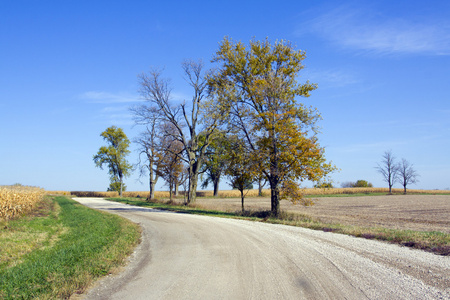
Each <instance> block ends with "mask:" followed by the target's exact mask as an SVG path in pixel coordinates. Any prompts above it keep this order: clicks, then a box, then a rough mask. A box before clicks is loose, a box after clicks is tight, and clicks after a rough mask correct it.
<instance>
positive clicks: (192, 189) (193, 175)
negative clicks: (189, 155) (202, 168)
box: [187, 168, 198, 204]
mask: <svg viewBox="0 0 450 300" xmlns="http://www.w3.org/2000/svg"><path fill="white" fill-rule="evenodd" d="M197 182H198V173H197V172H193V171H192V170H191V168H190V169H189V191H188V199H187V203H188V204H189V203H193V202H195V199H196V198H197Z"/></svg>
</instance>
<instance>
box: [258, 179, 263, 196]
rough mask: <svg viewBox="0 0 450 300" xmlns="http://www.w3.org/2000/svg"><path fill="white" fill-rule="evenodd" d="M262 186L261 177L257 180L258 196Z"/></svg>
mask: <svg viewBox="0 0 450 300" xmlns="http://www.w3.org/2000/svg"><path fill="white" fill-rule="evenodd" d="M262 188H263V186H262V179H261V178H260V179H259V180H258V196H259V197H262Z"/></svg>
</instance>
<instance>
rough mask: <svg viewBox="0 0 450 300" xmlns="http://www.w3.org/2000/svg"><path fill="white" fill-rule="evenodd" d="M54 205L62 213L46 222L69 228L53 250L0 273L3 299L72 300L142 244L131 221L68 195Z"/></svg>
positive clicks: (30, 255) (44, 250)
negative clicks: (70, 297) (74, 295)
mask: <svg viewBox="0 0 450 300" xmlns="http://www.w3.org/2000/svg"><path fill="white" fill-rule="evenodd" d="M54 201H56V202H57V204H59V206H60V208H61V211H60V212H59V215H58V217H57V218H55V217H52V216H47V217H45V218H47V219H46V220H45V222H44V223H47V225H48V226H54V227H58V226H63V227H64V228H65V229H66V230H64V232H63V233H62V234H61V235H60V236H59V237H58V239H57V241H56V242H55V243H54V245H52V246H51V247H43V248H39V249H37V250H34V251H32V252H30V253H28V254H26V255H24V256H22V257H21V260H22V262H21V263H19V264H17V265H15V266H12V267H3V268H1V269H0V299H34V298H40V299H52V298H68V297H69V296H70V295H72V294H73V293H74V292H82V291H84V289H85V288H86V287H87V286H88V285H89V284H90V283H91V282H93V280H95V279H96V278H98V277H100V276H104V275H106V274H108V273H109V272H110V271H112V270H113V269H114V268H115V267H117V266H118V265H120V264H121V263H123V262H124V260H125V258H126V257H127V256H128V255H129V254H130V253H131V252H132V250H133V249H134V247H135V245H136V244H137V243H138V241H139V237H140V232H139V228H138V226H137V225H135V224H133V223H131V222H129V221H126V220H124V219H122V218H120V217H118V216H116V215H111V214H107V213H101V212H98V211H95V210H92V209H89V208H87V207H85V206H83V205H81V204H79V203H77V202H75V201H73V200H71V199H68V198H66V197H55V198H54Z"/></svg>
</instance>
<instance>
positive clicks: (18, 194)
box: [0, 185, 45, 221]
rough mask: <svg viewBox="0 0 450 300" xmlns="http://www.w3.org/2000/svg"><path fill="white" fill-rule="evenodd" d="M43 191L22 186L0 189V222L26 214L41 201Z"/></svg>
mask: <svg viewBox="0 0 450 300" xmlns="http://www.w3.org/2000/svg"><path fill="white" fill-rule="evenodd" d="M44 195H45V191H44V190H43V189H41V188H37V187H28V186H22V185H12V186H2V187H0V221H1V220H3V221H8V220H11V219H13V218H16V217H18V216H20V215H22V214H24V213H27V212H29V211H31V210H33V208H34V207H35V206H36V205H37V203H39V202H40V201H42V199H43V197H44Z"/></svg>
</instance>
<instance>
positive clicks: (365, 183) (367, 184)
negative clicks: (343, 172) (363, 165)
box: [353, 179, 373, 187]
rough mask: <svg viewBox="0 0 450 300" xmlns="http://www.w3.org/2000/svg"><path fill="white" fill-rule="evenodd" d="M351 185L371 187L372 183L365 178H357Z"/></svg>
mask: <svg viewBox="0 0 450 300" xmlns="http://www.w3.org/2000/svg"><path fill="white" fill-rule="evenodd" d="M353 187H373V184H371V183H370V182H368V181H367V180H362V179H360V180H357V181H356V182H355V184H354V186H353Z"/></svg>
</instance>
